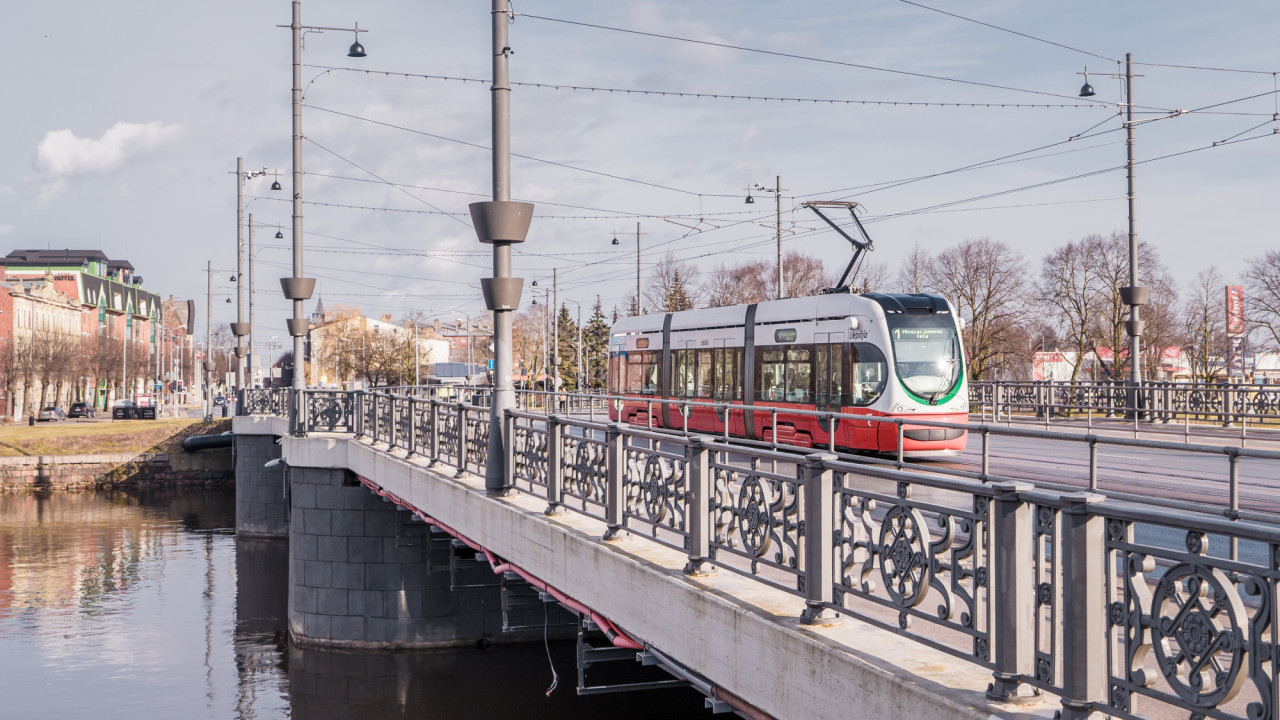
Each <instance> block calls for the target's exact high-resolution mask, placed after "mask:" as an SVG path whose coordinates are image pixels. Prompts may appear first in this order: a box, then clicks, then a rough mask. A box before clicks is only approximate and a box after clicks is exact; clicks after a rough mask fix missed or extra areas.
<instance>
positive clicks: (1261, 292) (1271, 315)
mask: <svg viewBox="0 0 1280 720" xmlns="http://www.w3.org/2000/svg"><path fill="white" fill-rule="evenodd" d="M1247 265H1248V267H1249V269H1248V270H1246V271H1245V274H1244V279H1245V280H1246V281H1247V282H1248V283H1249V284H1248V286H1247V287H1246V288H1245V293H1244V307H1245V318H1247V320H1248V321H1249V325H1250V326H1251V327H1254V328H1261V329H1262V330H1263V331H1264V332H1265V333H1266V338H1265V340H1264V342H1265V343H1266V344H1267V345H1270V346H1271V347H1280V250H1268V251H1267V252H1266V253H1264V254H1263V255H1262V256H1260V257H1254V258H1249V260H1248V261H1247Z"/></svg>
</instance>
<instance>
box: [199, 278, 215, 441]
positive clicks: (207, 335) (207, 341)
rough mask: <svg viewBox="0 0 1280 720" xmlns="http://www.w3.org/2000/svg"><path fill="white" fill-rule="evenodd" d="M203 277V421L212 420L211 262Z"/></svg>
mask: <svg viewBox="0 0 1280 720" xmlns="http://www.w3.org/2000/svg"><path fill="white" fill-rule="evenodd" d="M205 277H206V278H207V280H208V283H209V286H208V288H207V289H206V290H205V301H204V306H205V311H204V313H205V314H204V363H203V364H202V365H201V367H202V368H203V369H204V421H205V422H210V421H212V420H213V389H212V388H211V387H209V384H210V381H211V380H212V379H213V375H212V373H213V359H212V357H210V356H211V355H212V353H213V261H212V260H210V261H209V264H208V265H207V266H206V267H205Z"/></svg>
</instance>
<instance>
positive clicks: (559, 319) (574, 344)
mask: <svg viewBox="0 0 1280 720" xmlns="http://www.w3.org/2000/svg"><path fill="white" fill-rule="evenodd" d="M556 325H557V326H558V327H559V331H560V366H559V368H558V369H559V371H560V389H561V390H563V391H565V392H577V391H578V324H577V323H576V322H574V319H573V317H572V316H570V315H569V306H568V305H566V304H563V303H562V304H561V305H560V312H558V313H556Z"/></svg>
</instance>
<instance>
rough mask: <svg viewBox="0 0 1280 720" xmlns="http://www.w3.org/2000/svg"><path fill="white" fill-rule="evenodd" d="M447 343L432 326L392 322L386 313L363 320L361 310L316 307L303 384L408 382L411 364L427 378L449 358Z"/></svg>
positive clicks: (410, 381) (343, 307)
mask: <svg viewBox="0 0 1280 720" xmlns="http://www.w3.org/2000/svg"><path fill="white" fill-rule="evenodd" d="M449 355H450V347H449V343H448V341H447V340H445V339H443V338H440V337H437V336H436V332H435V329H434V327H429V326H417V327H415V326H414V325H412V324H409V323H402V324H396V323H394V322H392V319H391V316H390V315H382V316H381V317H379V318H377V319H375V318H371V317H366V316H365V315H364V313H363V312H361V310H360V309H359V308H355V307H348V306H340V307H339V308H338V309H337V310H335V311H333V312H327V311H326V310H325V307H324V301H323V300H320V301H317V303H316V309H315V312H313V313H312V315H311V326H310V331H309V333H308V336H307V358H306V359H307V384H308V385H315V386H320V387H327V386H338V387H345V388H351V387H364V386H367V385H386V384H393V383H412V382H413V381H414V370H415V363H416V369H417V370H418V375H420V376H425V374H426V373H427V371H428V369H429V368H430V366H431V365H434V364H435V363H438V362H447V361H448V360H449Z"/></svg>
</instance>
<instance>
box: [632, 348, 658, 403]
mask: <svg viewBox="0 0 1280 720" xmlns="http://www.w3.org/2000/svg"><path fill="white" fill-rule="evenodd" d="M625 360H626V368H627V387H626V391H627V392H628V393H630V394H633V395H656V394H657V392H658V363H660V362H661V361H662V354H661V353H660V352H657V351H652V350H644V351H634V352H630V353H627V355H626V358H625Z"/></svg>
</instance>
